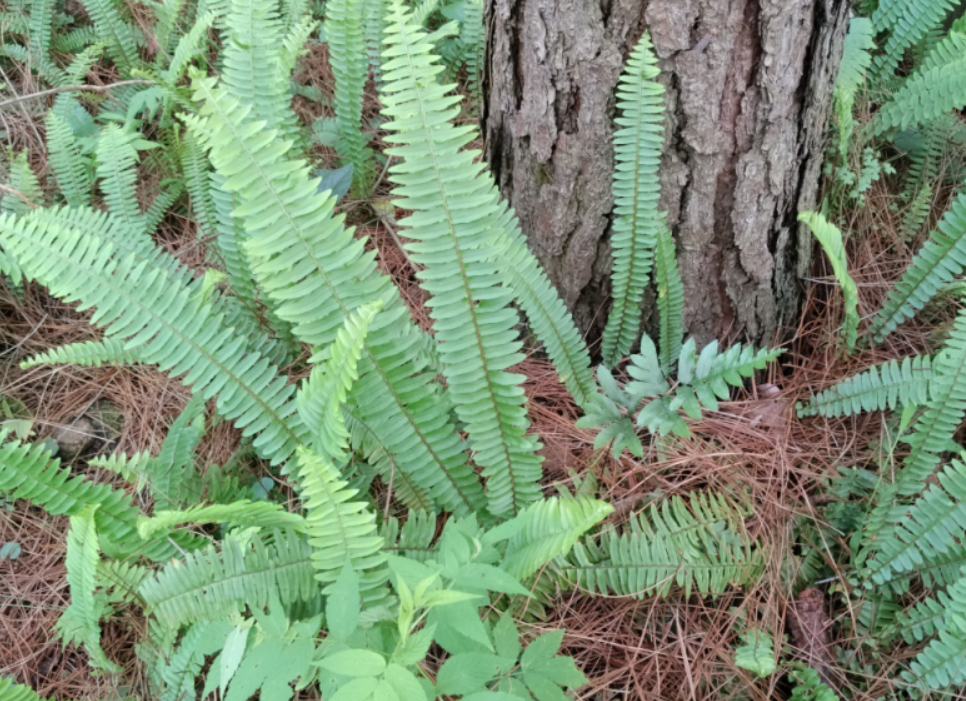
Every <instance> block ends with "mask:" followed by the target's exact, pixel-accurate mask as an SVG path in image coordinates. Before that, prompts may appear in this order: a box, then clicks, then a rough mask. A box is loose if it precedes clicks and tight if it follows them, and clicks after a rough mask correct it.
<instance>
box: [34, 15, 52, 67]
mask: <svg viewBox="0 0 966 701" xmlns="http://www.w3.org/2000/svg"><path fill="white" fill-rule="evenodd" d="M54 5H55V2H54V0H33V2H31V3H30V24H29V28H30V57H31V60H32V62H33V63H34V65H35V66H36V67H37V68H42V67H43V66H44V64H46V63H47V62H48V61H49V56H50V36H51V30H52V29H53V24H54Z"/></svg>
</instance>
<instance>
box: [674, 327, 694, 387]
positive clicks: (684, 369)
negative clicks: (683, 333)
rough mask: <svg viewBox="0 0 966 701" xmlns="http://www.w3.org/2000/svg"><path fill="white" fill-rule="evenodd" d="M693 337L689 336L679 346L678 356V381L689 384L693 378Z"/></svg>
mask: <svg viewBox="0 0 966 701" xmlns="http://www.w3.org/2000/svg"><path fill="white" fill-rule="evenodd" d="M694 346H695V344H694V339H693V338H689V339H688V340H687V341H685V342H684V345H683V346H681V355H680V356H678V382H681V383H682V384H685V385H689V384H691V380H693V379H694V368H695V357H694V353H695V348H694Z"/></svg>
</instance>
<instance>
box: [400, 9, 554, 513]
mask: <svg viewBox="0 0 966 701" xmlns="http://www.w3.org/2000/svg"><path fill="white" fill-rule="evenodd" d="M383 56H384V58H385V62H384V63H383V81H384V84H383V103H384V105H385V107H384V108H383V114H385V115H386V116H387V117H389V118H390V119H391V121H390V122H389V123H387V124H386V125H385V126H386V129H387V130H389V131H390V132H391V134H390V135H389V136H387V137H386V140H387V141H389V142H390V143H392V144H393V146H392V147H391V148H390V149H389V150H388V153H389V155H392V156H395V157H398V158H400V159H402V160H401V161H400V162H397V163H396V164H395V165H394V166H393V167H392V168H391V169H390V173H391V180H392V181H393V183H394V185H395V190H394V191H395V194H396V196H397V197H398V198H399V206H400V207H402V208H404V209H409V210H412V211H413V212H414V214H413V215H412V216H410V217H408V218H407V219H406V220H404V221H403V222H401V224H403V225H404V226H408V227H409V230H408V231H407V232H406V236H407V237H409V238H411V239H413V240H414V243H412V244H410V245H409V246H408V248H409V250H410V253H411V255H412V257H413V260H415V261H416V262H417V263H418V264H419V265H422V266H424V267H425V268H426V270H424V271H422V272H421V273H420V278H421V285H422V287H423V288H424V289H425V290H426V291H427V292H429V293H430V295H432V299H431V300H430V301H429V302H428V306H429V307H430V310H431V316H432V317H433V321H434V329H435V331H436V338H437V340H438V341H439V342H440V345H439V347H440V358H441V360H442V362H443V366H444V368H443V372H444V374H445V376H446V379H447V382H448V385H449V390H450V394H451V395H452V397H453V399H454V401H455V404H456V412H457V415H458V416H460V418H461V419H462V420H463V421H464V422H465V423H466V426H467V432H468V433H469V436H470V441H471V444H472V446H473V449H474V451H475V453H476V458H477V462H478V463H479V464H481V465H482V466H483V468H484V470H483V475H484V476H485V477H486V478H487V496H488V499H489V508H490V511H491V512H492V513H493V514H494V515H506V514H516V513H519V512H520V511H521V510H522V509H523V508H524V507H525V506H526V505H527V504H529V503H530V502H533V501H535V500H536V499H537V498H538V497H539V495H540V488H539V485H538V481H539V478H540V458H538V457H537V455H536V449H537V448H538V443H537V441H536V439H535V438H533V437H532V436H527V435H526V429H527V427H528V425H529V421H528V420H527V416H526V408H525V404H524V396H523V390H522V388H521V387H520V381H521V380H522V378H521V377H520V376H519V375H516V374H513V373H509V372H507V369H508V368H509V367H511V366H512V365H514V364H516V363H517V362H518V361H519V360H520V359H521V355H520V353H519V350H520V342H519V340H517V339H516V338H515V332H514V326H515V325H516V323H517V315H516V313H515V312H514V311H513V310H512V308H511V307H510V306H509V303H510V301H511V297H510V294H509V292H508V291H507V290H506V289H505V288H501V287H500V285H499V277H498V275H497V274H496V270H495V268H496V266H495V265H494V264H493V263H492V262H491V261H492V260H493V259H494V251H493V248H492V245H491V244H490V241H491V235H490V233H489V231H490V228H491V226H492V225H494V224H496V223H497V221H498V220H497V217H498V216H499V210H498V202H499V196H498V193H497V191H496V188H495V186H494V185H493V183H492V181H491V180H489V179H488V178H486V177H484V176H482V175H481V171H482V169H483V165H482V164H480V163H475V162H474V160H475V152H473V151H470V150H466V149H465V148H464V147H465V146H467V145H468V144H469V142H470V141H471V140H472V139H473V138H474V134H475V131H474V130H473V129H472V128H467V127H456V126H454V125H453V124H452V123H451V121H450V120H453V119H455V118H456V117H457V116H458V113H459V108H458V107H455V104H456V103H457V102H458V101H459V98H458V97H456V96H453V95H447V93H448V92H449V91H450V88H449V87H447V86H441V85H439V84H438V83H437V82H436V78H435V76H436V75H437V74H438V73H440V72H442V71H443V70H444V67H443V66H442V65H441V64H440V62H439V59H438V58H437V57H436V56H434V55H433V45H432V44H431V43H430V42H429V41H427V38H426V34H425V32H423V31H422V30H421V29H419V28H418V27H417V26H416V25H415V23H414V21H413V19H412V15H411V14H409V12H408V11H407V10H406V9H405V8H404V7H403V5H402V2H401V0H393V2H392V5H391V10H390V27H389V28H388V29H387V32H386V48H385V50H384V51H383Z"/></svg>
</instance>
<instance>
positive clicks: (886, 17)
mask: <svg viewBox="0 0 966 701" xmlns="http://www.w3.org/2000/svg"><path fill="white" fill-rule="evenodd" d="M952 7H953V2H952V1H951V0H882V2H880V3H879V6H878V8H877V9H876V11H875V13H874V14H873V15H872V24H873V25H874V26H875V29H876V31H877V32H882V31H888V32H889V38H888V40H887V41H886V43H885V46H883V48H882V53H881V54H879V55H878V56H876V57H875V61H874V63H873V68H872V71H873V74H874V75H876V76H880V77H881V76H885V75H887V74H890V73H892V71H894V70H895V68H896V66H898V65H899V62H900V61H901V60H902V58H903V54H904V52H905V50H906V49H908V48H909V47H910V46H912V45H913V44H915V43H916V42H917V41H919V40H920V39H921V38H922V37H924V36H926V34H927V33H928V32H929V31H930V30H931V29H933V28H934V27H935V26H936V25H938V24H939V23H940V22H942V20H943V19H944V18H945V17H946V15H947V14H948V13H949V11H950V10H951V9H952Z"/></svg>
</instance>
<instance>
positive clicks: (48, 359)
mask: <svg viewBox="0 0 966 701" xmlns="http://www.w3.org/2000/svg"><path fill="white" fill-rule="evenodd" d="M124 346H125V344H124V341H122V340H120V339H117V338H105V339H104V340H102V341H78V342H77V343H68V344H67V345H66V346H60V347H58V348H51V349H50V350H48V351H44V352H43V353H38V354H37V355H32V356H30V357H29V358H27V359H26V360H24V361H22V362H21V363H20V367H21V368H22V369H27V368H32V367H36V366H37V365H80V366H83V367H96V368H99V367H101V366H102V365H113V364H118V365H125V364H130V363H135V362H137V361H138V352H137V349H136V348H133V349H130V350H128V349H126V348H125V347H124Z"/></svg>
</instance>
